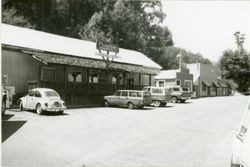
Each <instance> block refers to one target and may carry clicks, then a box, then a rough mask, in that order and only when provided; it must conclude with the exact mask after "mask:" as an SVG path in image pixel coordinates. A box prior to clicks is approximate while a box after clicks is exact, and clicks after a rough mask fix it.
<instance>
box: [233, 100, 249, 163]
mask: <svg viewBox="0 0 250 167" xmlns="http://www.w3.org/2000/svg"><path fill="white" fill-rule="evenodd" d="M231 167H250V98H249V99H248V104H247V106H246V109H245V113H244V116H243V120H242V122H241V126H240V129H239V132H238V134H236V136H235V137H234V142H233V153H232V160H231Z"/></svg>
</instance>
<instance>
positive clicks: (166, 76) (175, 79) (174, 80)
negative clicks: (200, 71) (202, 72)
mask: <svg viewBox="0 0 250 167" xmlns="http://www.w3.org/2000/svg"><path fill="white" fill-rule="evenodd" d="M155 85H156V86H159V87H166V86H174V85H179V86H182V87H189V89H190V90H191V91H192V90H193V75H192V74H190V72H189V69H186V68H181V69H178V70H162V71H161V72H160V74H158V75H156V76H155Z"/></svg>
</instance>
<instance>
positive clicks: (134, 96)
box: [104, 90, 152, 109]
mask: <svg viewBox="0 0 250 167" xmlns="http://www.w3.org/2000/svg"><path fill="white" fill-rule="evenodd" d="M151 103H152V99H151V95H150V93H149V92H146V91H141V90H117V91H116V92H115V93H114V95H111V96H105V97H104V105H105V106H106V107H108V106H110V105H113V106H121V107H128V108H129V109H133V108H143V107H144V106H147V105H150V104H151Z"/></svg>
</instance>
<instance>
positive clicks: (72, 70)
mask: <svg viewBox="0 0 250 167" xmlns="http://www.w3.org/2000/svg"><path fill="white" fill-rule="evenodd" d="M70 72H80V75H81V81H80V82H78V81H77V80H76V81H70V80H69V73H70ZM67 82H70V83H82V82H83V72H82V70H80V69H79V70H77V69H68V71H67Z"/></svg>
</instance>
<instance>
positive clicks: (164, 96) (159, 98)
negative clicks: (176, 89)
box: [143, 86, 171, 107]
mask: <svg viewBox="0 0 250 167" xmlns="http://www.w3.org/2000/svg"><path fill="white" fill-rule="evenodd" d="M143 90H144V91H148V92H150V94H151V98H152V105H153V106H155V107H160V106H166V104H167V103H168V102H169V101H170V97H171V94H170V92H169V90H168V89H167V88H164V87H154V86H146V87H144V88H143Z"/></svg>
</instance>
